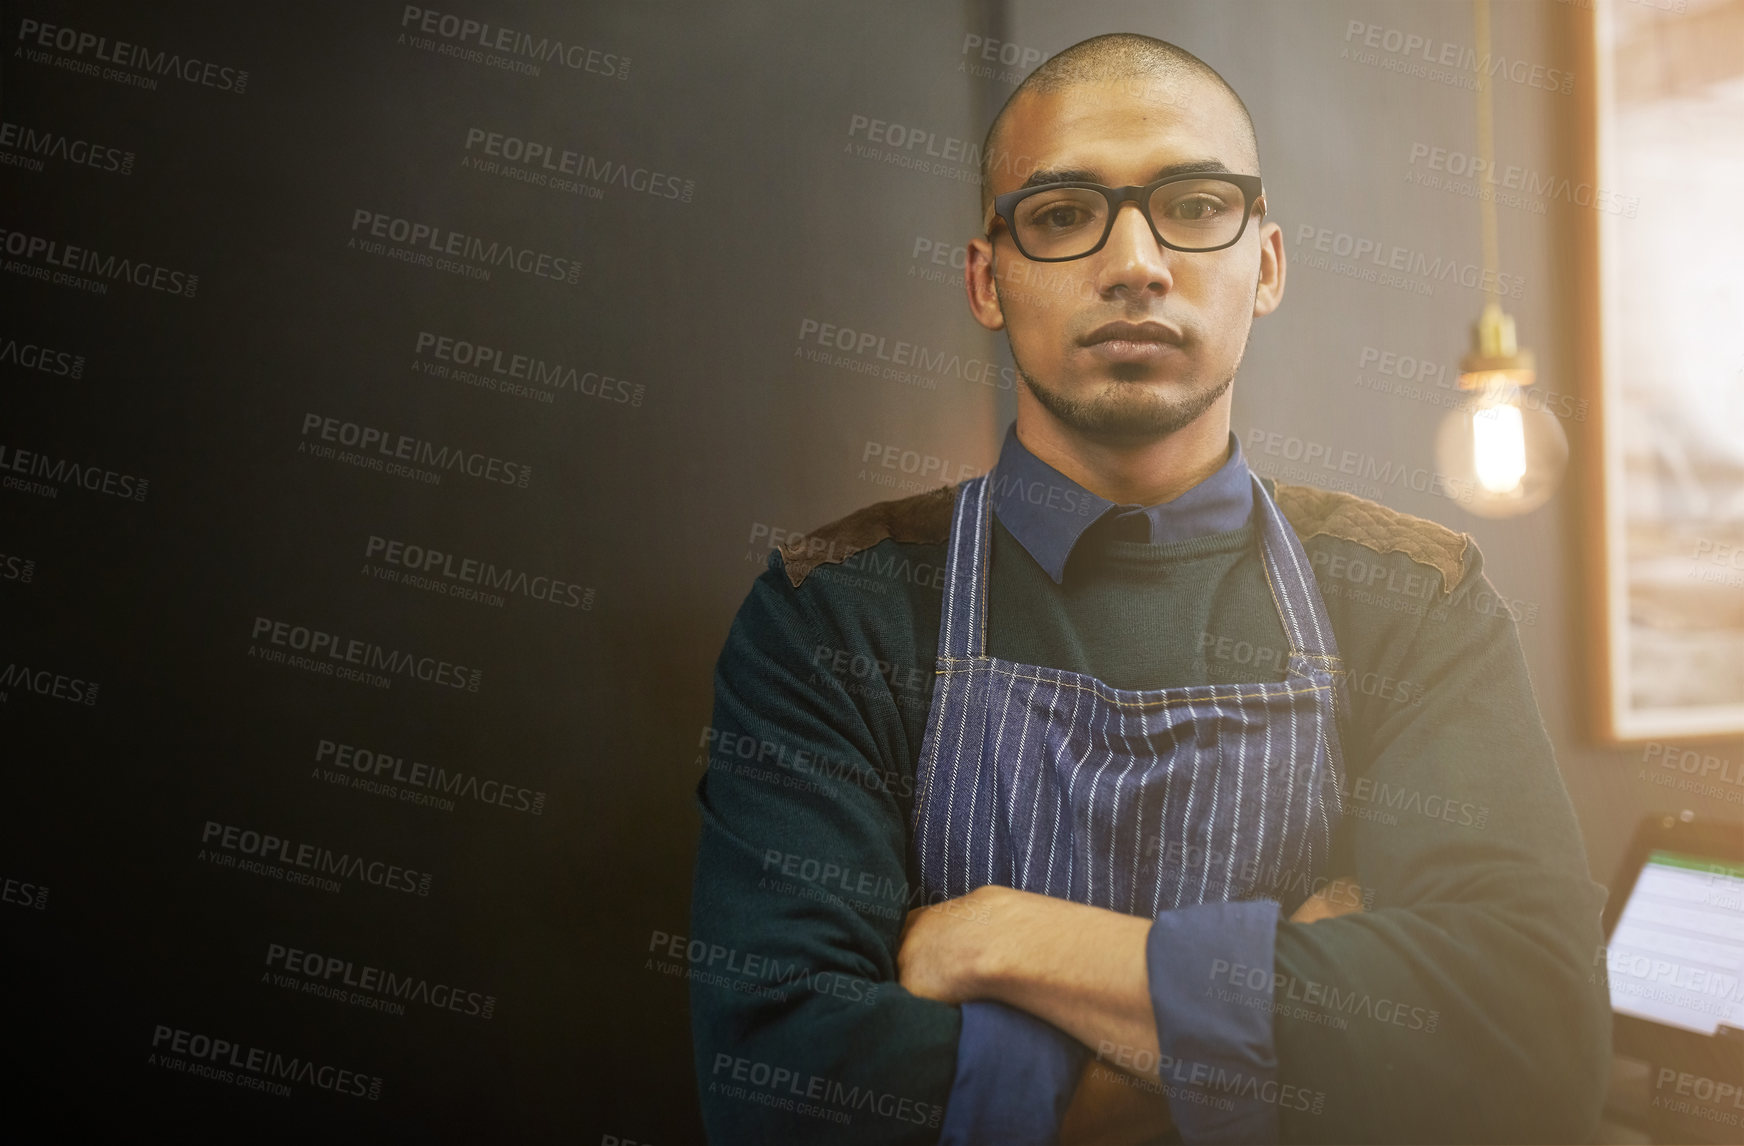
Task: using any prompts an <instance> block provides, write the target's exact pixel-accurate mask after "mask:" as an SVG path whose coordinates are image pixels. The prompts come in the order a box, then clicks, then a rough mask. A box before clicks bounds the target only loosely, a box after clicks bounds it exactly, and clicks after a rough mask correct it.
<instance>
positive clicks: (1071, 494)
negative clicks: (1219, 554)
mask: <svg viewBox="0 0 1744 1146" xmlns="http://www.w3.org/2000/svg"><path fill="white" fill-rule="evenodd" d="M992 485H993V488H992V490H991V491H990V500H991V501H992V503H993V512H994V513H995V514H996V515H997V516H998V517H999V521H1000V523H1001V524H1002V525H1004V526H1005V528H1006V529H1008V530H1010V531H1011V535H1012V536H1013V537H1015V538H1017V540H1018V541H1019V542H1020V543H1021V544H1022V545H1023V547H1024V548H1025V549H1026V550H1028V551H1029V555H1030V556H1031V557H1034V558H1035V559H1036V563H1037V564H1039V565H1040V566H1041V567H1042V568H1043V569H1044V570H1046V572H1047V574H1048V576H1049V577H1052V578H1053V579H1054V583H1055V584H1056V585H1057V584H1059V583H1060V582H1061V581H1062V580H1063V579H1064V577H1065V573H1066V561H1067V559H1068V558H1070V557H1071V555H1072V550H1073V549H1074V548H1075V547H1076V546H1077V544H1078V541H1079V540H1080V539H1081V538H1082V537H1083V536H1084V533H1085V531H1086V530H1088V529H1089V528H1090V527H1091V526H1092V525H1094V524H1095V523H1096V522H1098V521H1100V520H1102V519H1103V518H1104V517H1113V518H1115V519H1116V520H1118V521H1120V522H1122V523H1123V524H1124V525H1125V527H1126V528H1127V530H1128V531H1129V532H1128V534H1127V535H1128V536H1131V537H1132V538H1133V540H1136V541H1148V542H1150V543H1151V544H1152V545H1163V544H1166V543H1168V542H1171V541H1186V540H1188V539H1189V538H1193V537H1201V536H1203V535H1205V534H1208V533H1227V532H1229V531H1230V530H1232V529H1240V528H1241V527H1242V526H1243V525H1245V524H1246V523H1247V519H1248V517H1249V515H1250V514H1252V513H1253V482H1252V480H1251V479H1250V478H1249V477H1248V469H1247V459H1245V458H1244V457H1242V453H1241V443H1240V442H1239V441H1238V440H1237V439H1236V436H1235V435H1234V434H1233V433H1232V434H1230V435H1229V458H1228V459H1227V460H1226V461H1225V462H1224V463H1223V465H1222V466H1220V467H1219V468H1218V470H1217V472H1216V473H1214V474H1212V475H1211V476H1210V477H1208V478H1206V479H1205V480H1204V481H1201V482H1200V483H1199V484H1198V485H1195V486H1193V487H1192V488H1191V489H1189V490H1187V491H1186V492H1185V493H1183V494H1181V495H1180V496H1179V497H1176V498H1175V499H1174V500H1173V501H1164V502H1159V503H1157V504H1156V505H1120V504H1117V503H1115V502H1112V501H1109V500H1108V499H1107V498H1105V497H1102V496H1100V495H1098V494H1094V493H1091V492H1090V491H1089V490H1087V489H1085V488H1084V487H1083V486H1081V485H1079V484H1078V483H1077V482H1075V481H1073V480H1072V479H1071V478H1069V477H1067V476H1066V475H1065V474H1063V473H1061V472H1060V471H1059V470H1057V469H1055V468H1054V467H1053V466H1050V465H1049V464H1048V463H1046V462H1044V461H1042V460H1041V459H1040V458H1038V457H1036V456H1035V455H1034V454H1032V453H1030V451H1029V448H1028V447H1027V446H1025V445H1024V444H1023V443H1022V442H1020V441H1018V438H1017V426H1016V425H1015V424H1013V425H1012V427H1011V428H1010V429H1008V430H1006V432H1005V445H1004V446H1003V447H1002V448H1001V449H1000V451H999V464H998V465H997V466H996V467H995V468H994V470H993V476H992Z"/></svg>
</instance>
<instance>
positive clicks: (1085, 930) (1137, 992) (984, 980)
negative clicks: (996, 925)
mask: <svg viewBox="0 0 1744 1146" xmlns="http://www.w3.org/2000/svg"><path fill="white" fill-rule="evenodd" d="M1009 894H1011V895H1014V896H1018V897H1021V898H1020V899H1017V900H1014V901H1013V902H1011V903H1009V904H1001V905H999V907H998V908H996V911H1003V912H1009V922H1008V923H1007V924H1006V926H1005V927H1003V928H1001V931H1000V934H999V936H998V939H997V940H996V941H995V942H994V943H993V944H992V945H991V946H990V949H989V951H988V953H987V958H986V959H985V960H984V961H983V962H982V965H981V966H980V967H979V968H978V973H977V974H975V976H974V983H973V985H974V987H975V993H976V995H978V996H979V997H982V998H989V999H996V1000H998V1001H999V1002H1002V1003H1005V1004H1007V1005H1008V1006H1013V1007H1020V1008H1022V1009H1023V1010H1026V1011H1028V1012H1029V1013H1030V1014H1032V1015H1035V1016H1036V1017H1038V1018H1041V1019H1045V1020H1047V1021H1048V1022H1050V1023H1052V1024H1053V1025H1054V1026H1056V1027H1059V1028H1060V1029H1061V1030H1062V1031H1065V1032H1066V1033H1067V1034H1069V1035H1071V1036H1072V1037H1073V1038H1075V1039H1077V1040H1078V1041H1079V1042H1081V1043H1083V1044H1084V1045H1085V1046H1087V1047H1089V1048H1090V1049H1091V1050H1092V1051H1097V1050H1100V1049H1101V1048H1104V1047H1109V1046H1113V1047H1117V1048H1120V1051H1121V1052H1122V1053H1123V1054H1131V1055H1134V1056H1135V1058H1134V1059H1130V1060H1127V1061H1138V1062H1145V1063H1150V1064H1153V1066H1152V1069H1151V1072H1150V1073H1155V1066H1154V1064H1155V1063H1156V1061H1157V1024H1156V1019H1155V1017H1154V1015H1153V1012H1152V1010H1151V995H1150V975H1149V973H1148V971H1147V969H1146V964H1145V937H1146V936H1147V935H1148V934H1149V932H1150V926H1151V921H1150V920H1148V919H1143V918H1140V917H1138V916H1134V915H1125V914H1122V913H1121V912H1118V911H1109V910H1107V909H1106V908H1101V907H1087V906H1085V905H1084V904H1081V903H1073V902H1070V901H1068V900H1063V899H1053V898H1050V897H1048V896H1044V895H1035V894H1033V893H1027V892H1011V893H1009ZM996 918H997V915H996Z"/></svg>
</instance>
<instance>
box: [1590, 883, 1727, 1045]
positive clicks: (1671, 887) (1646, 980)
mask: <svg viewBox="0 0 1744 1146" xmlns="http://www.w3.org/2000/svg"><path fill="white" fill-rule="evenodd" d="M1606 963H1607V969H1608V971H1609V980H1610V984H1611V1009H1612V1010H1614V1011H1616V1012H1617V1013H1618V1014H1622V1015H1632V1016H1634V1017H1635V1018H1638V1019H1645V1020H1647V1021H1649V1022H1654V1023H1661V1024H1663V1025H1665V1026H1668V1027H1676V1028H1678V1029H1679V1030H1685V1031H1694V1032H1696V1033H1698V1034H1704V1035H1713V1034H1717V1033H1719V1029H1720V1028H1721V1027H1722V1026H1727V1027H1738V1028H1744V863H1738V862H1736V861H1732V860H1718V859H1713V858H1711V857H1708V856H1697V855H1688V854H1685V853H1681V852H1672V851H1653V852H1651V853H1649V855H1648V857H1647V863H1646V864H1645V865H1644V866H1643V867H1642V869H1641V872H1640V874H1639V875H1637V876H1636V878H1635V887H1634V888H1633V890H1631V891H1630V893H1629V900H1628V902H1627V903H1625V904H1624V905H1623V911H1622V914H1621V915H1619V916H1618V917H1617V924H1616V926H1615V927H1614V928H1613V929H1612V931H1611V943H1610V947H1609V950H1608V952H1607V956H1606Z"/></svg>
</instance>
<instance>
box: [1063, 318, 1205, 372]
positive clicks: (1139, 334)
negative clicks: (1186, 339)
mask: <svg viewBox="0 0 1744 1146" xmlns="http://www.w3.org/2000/svg"><path fill="white" fill-rule="evenodd" d="M1080 341H1081V342H1082V344H1083V345H1084V348H1085V349H1087V350H1088V351H1090V353H1092V354H1094V355H1096V356H1097V357H1098V358H1102V359H1105V360H1109V361H1114V362H1131V363H1143V362H1152V363H1154V362H1160V361H1161V360H1162V359H1164V358H1167V357H1169V356H1170V355H1172V354H1178V353H1180V352H1181V342H1182V337H1181V332H1180V331H1179V330H1177V329H1176V328H1175V327H1173V326H1170V325H1168V324H1167V323H1162V322H1110V323H1106V324H1104V325H1102V326H1099V327H1097V328H1096V329H1095V330H1092V331H1091V332H1090V333H1089V334H1087V335H1085V336H1084V337H1083V338H1082V339H1080Z"/></svg>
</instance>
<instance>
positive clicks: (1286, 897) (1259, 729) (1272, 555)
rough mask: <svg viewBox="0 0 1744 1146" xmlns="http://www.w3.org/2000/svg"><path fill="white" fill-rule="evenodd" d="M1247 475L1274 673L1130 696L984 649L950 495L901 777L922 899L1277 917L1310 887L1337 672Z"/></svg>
mask: <svg viewBox="0 0 1744 1146" xmlns="http://www.w3.org/2000/svg"><path fill="white" fill-rule="evenodd" d="M1249 478H1250V480H1251V481H1252V482H1253V486H1254V514H1255V516H1256V518H1257V523H1258V527H1259V535H1260V540H1261V545H1262V551H1263V554H1264V557H1265V567H1266V578H1267V581H1268V582H1269V584H1270V585H1271V590H1272V599H1273V602H1274V603H1275V605H1276V606H1277V609H1278V614H1279V617H1280V618H1281V620H1282V622H1283V627H1284V631H1285V635H1286V637H1287V638H1288V640H1289V644H1290V653H1289V658H1288V661H1287V673H1288V675H1287V676H1286V678H1285V679H1284V680H1282V681H1278V682H1276V683H1262V684H1239V685H1236V684H1230V685H1199V686H1194V687H1188V688H1164V689H1146V690H1132V689H1118V688H1111V687H1109V686H1108V685H1106V684H1104V683H1103V682H1101V681H1100V680H1097V679H1096V678H1094V677H1091V676H1086V675H1083V674H1081V673H1074V672H1067V671H1065V670H1063V669H1053V668H1043V667H1041V666H1039V665H1025V664H1016V663H1014V662H1012V661H1006V660H1000V659H999V658H997V657H990V656H988V655H987V632H986V628H987V566H988V555H989V552H990V549H991V545H990V542H991V533H990V530H991V524H992V511H991V507H990V503H989V499H988V486H989V483H988V479H987V477H985V476H983V477H979V478H975V479H973V480H971V481H968V482H965V483H963V486H962V488H961V489H960V490H959V493H958V496H957V501H956V506H955V508H954V509H953V511H952V515H951V540H950V549H949V556H948V559H947V561H948V564H947V578H948V579H947V581H946V584H945V590H944V594H945V595H944V612H943V616H942V617H941V619H940V623H939V657H938V669H937V678H936V683H935V686H934V690H933V700H932V708H931V710H930V712H929V713H928V716H927V726H926V733H925V737H924V739H923V740H922V743H921V755H920V762H919V764H918V766H917V774H916V778H915V781H916V793H917V795H916V798H915V805H914V813H913V815H914V822H913V824H912V838H913V841H914V848H915V850H916V856H917V859H918V862H919V867H920V871H921V877H922V883H923V885H924V887H925V889H926V892H927V895H928V900H929V902H936V901H938V900H940V899H947V898H955V897H957V896H960V895H966V894H968V893H969V892H970V891H973V890H974V889H975V888H977V887H980V886H982V885H984V884H1003V885H1005V886H1007V887H1014V888H1019V889H1022V890H1024V891H1033V892H1039V893H1041V894H1043V895H1051V896H1056V897H1059V898H1064V899H1070V900H1075V901H1077V902H1079V903H1087V904H1092V905H1094V906H1097V907H1106V908H1111V909H1113V910H1115V911H1122V912H1126V913H1128V914H1131V915H1142V916H1146V917H1148V918H1155V917H1156V915H1157V914H1158V913H1159V912H1162V911H1166V910H1169V909H1171V908H1177V907H1188V906H1191V905H1194V904H1198V903H1206V902H1217V901H1228V900H1241V899H1259V898H1270V899H1275V900H1277V901H1278V902H1279V904H1280V906H1281V910H1282V912H1283V913H1284V914H1286V915H1287V914H1289V913H1290V912H1292V911H1294V910H1295V908H1296V907H1297V906H1299V905H1300V904H1301V902H1302V901H1303V900H1304V899H1306V898H1307V897H1308V895H1309V894H1311V893H1312V892H1313V891H1314V890H1316V886H1315V884H1314V880H1315V879H1316V877H1317V876H1323V875H1325V874H1327V873H1325V872H1323V871H1321V870H1320V869H1321V868H1322V867H1324V865H1325V864H1326V863H1327V857H1328V853H1329V851H1330V846H1331V836H1332V830H1333V828H1334V827H1335V826H1336V825H1337V822H1338V819H1339V816H1340V814H1341V812H1342V808H1341V805H1340V801H1339V792H1340V785H1339V774H1340V772H1341V770H1342V768H1343V758H1342V756H1341V754H1340V750H1339V727H1338V726H1339V720H1340V718H1341V716H1342V714H1343V713H1344V711H1345V709H1346V704H1347V702H1346V700H1345V697H1344V692H1343V690H1344V673H1343V670H1342V666H1341V665H1340V662H1339V659H1338V646H1337V642H1336V641H1335V640H1334V638H1333V634H1332V627H1331V625H1330V624H1329V623H1328V622H1327V619H1326V613H1325V610H1324V608H1323V606H1322V603H1321V599H1320V594H1319V592H1318V590H1317V589H1316V588H1315V586H1314V581H1313V577H1312V575H1311V574H1310V572H1309V567H1308V559H1307V556H1306V554H1304V553H1303V551H1302V546H1301V544H1300V542H1298V541H1297V539H1296V535H1295V531H1294V530H1292V529H1291V528H1290V526H1289V524H1288V522H1286V521H1285V520H1284V516H1283V514H1281V513H1280V512H1279V511H1278V507H1277V506H1276V504H1274V503H1273V501H1272V498H1271V495H1270V494H1268V493H1267V492H1266V489H1265V486H1264V485H1262V484H1261V483H1260V481H1259V480H1258V479H1257V478H1254V477H1253V476H1252V474H1251V473H1250V474H1249Z"/></svg>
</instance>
